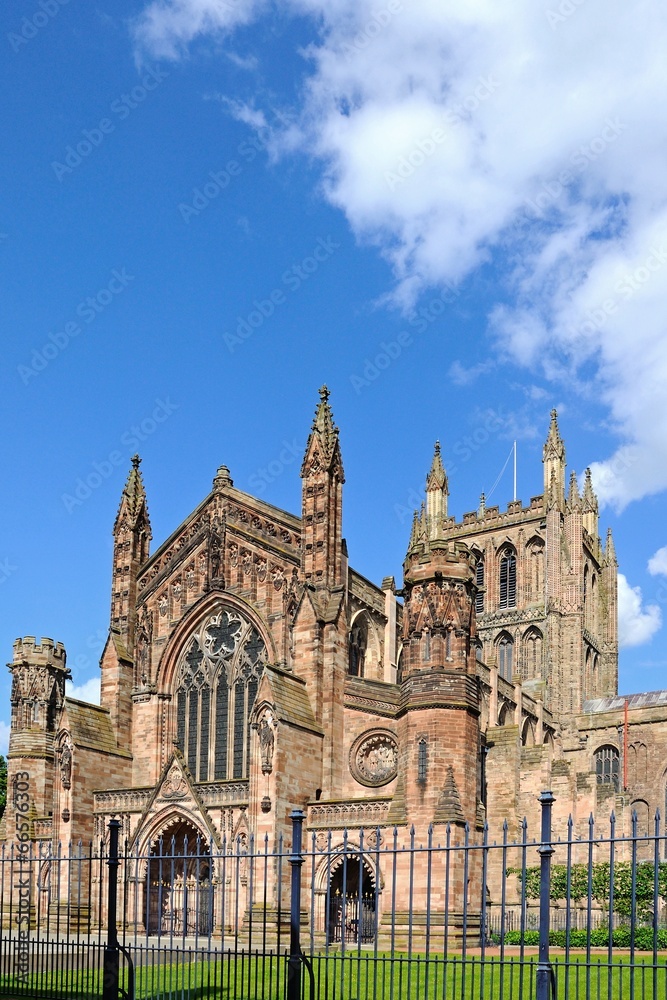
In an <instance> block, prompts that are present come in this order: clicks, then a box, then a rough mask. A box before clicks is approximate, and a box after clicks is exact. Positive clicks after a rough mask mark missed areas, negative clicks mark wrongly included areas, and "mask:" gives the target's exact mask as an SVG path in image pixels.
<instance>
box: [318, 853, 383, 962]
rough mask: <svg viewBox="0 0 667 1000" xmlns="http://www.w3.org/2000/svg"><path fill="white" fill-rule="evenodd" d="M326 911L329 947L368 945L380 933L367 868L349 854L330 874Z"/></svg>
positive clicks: (373, 888)
mask: <svg viewBox="0 0 667 1000" xmlns="http://www.w3.org/2000/svg"><path fill="white" fill-rule="evenodd" d="M328 897H329V902H328V908H327V943H328V944H333V943H335V942H340V941H345V942H346V943H350V944H358V943H361V944H368V943H372V942H373V941H375V935H376V932H377V908H376V893H375V886H374V884H373V879H372V877H371V874H370V872H369V871H368V869H367V868H366V866H365V865H364V864H363V863H362V862H361V861H360V860H359V858H357V857H355V856H354V855H350V854H347V855H345V856H344V857H343V859H342V862H341V864H340V865H339V866H338V867H337V868H336V870H335V871H334V872H332V874H331V880H330V882H329V893H328Z"/></svg>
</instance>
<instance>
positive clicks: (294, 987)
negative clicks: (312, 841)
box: [105, 809, 306, 1000]
mask: <svg viewBox="0 0 667 1000" xmlns="http://www.w3.org/2000/svg"><path fill="white" fill-rule="evenodd" d="M305 818H306V817H305V813H303V812H302V811H301V810H300V809H294V810H293V811H292V814H291V820H292V855H291V857H290V859H289V863H290V865H291V868H292V893H291V905H290V936H289V942H290V948H289V952H290V953H289V961H288V963H287V1000H301V865H302V864H303V857H302V856H301V837H302V833H303V821H304V819H305ZM105 1000H106V998H105Z"/></svg>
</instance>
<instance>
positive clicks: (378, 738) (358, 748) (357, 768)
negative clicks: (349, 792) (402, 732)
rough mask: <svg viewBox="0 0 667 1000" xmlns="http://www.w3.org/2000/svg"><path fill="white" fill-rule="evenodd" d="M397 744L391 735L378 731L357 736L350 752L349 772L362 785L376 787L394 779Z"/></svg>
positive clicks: (396, 762) (381, 730)
mask: <svg viewBox="0 0 667 1000" xmlns="http://www.w3.org/2000/svg"><path fill="white" fill-rule="evenodd" d="M397 765H398V744H397V742H396V737H395V736H394V734H393V733H390V732H388V731H387V730H386V729H379V730H375V731H372V732H368V733H363V735H361V736H359V737H358V738H357V739H356V740H355V741H354V743H353V744H352V748H351V750H350V770H351V772H352V774H353V775H354V777H355V778H356V779H357V781H359V782H361V784H362V785H370V786H371V787H378V786H380V785H386V784H388V783H389V782H390V781H391V780H392V779H393V778H395V777H396V770H397Z"/></svg>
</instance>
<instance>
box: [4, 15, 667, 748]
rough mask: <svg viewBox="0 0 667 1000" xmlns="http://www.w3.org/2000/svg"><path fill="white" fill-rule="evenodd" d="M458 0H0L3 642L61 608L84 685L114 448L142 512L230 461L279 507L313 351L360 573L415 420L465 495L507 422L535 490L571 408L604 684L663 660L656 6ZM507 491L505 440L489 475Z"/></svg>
mask: <svg viewBox="0 0 667 1000" xmlns="http://www.w3.org/2000/svg"><path fill="white" fill-rule="evenodd" d="M459 8H460V5H454V4H451V3H448V2H446V3H442V2H437V3H436V2H430V0H414V2H413V3H410V4H407V3H404V2H403V3H401V2H399V0H390V2H385V0H378V2H377V3H370V2H367V0H355V2H352V0H329V2H328V3H326V4H324V3H320V2H319V0H289V2H286V3H284V4H282V5H280V7H279V9H277V8H276V7H275V6H274V5H271V4H269V3H264V2H261V0H178V2H176V0H163V2H160V3H153V4H148V5H147V4H142V3H140V2H130V0H108V2H106V3H101V4H98V3H95V4H83V3H81V2H79V0H69V2H68V3H65V4H61V3H59V0H41V2H40V0H34V2H33V0H30V2H28V0H25V2H21V3H13V4H11V5H7V6H6V7H5V8H4V9H3V11H2V14H1V15H0V17H1V18H2V31H1V32H0V45H3V46H4V56H3V58H2V60H0V83H1V86H2V93H3V98H4V110H5V116H4V117H5V124H4V129H3V138H2V156H1V158H0V173H1V183H2V193H3V197H2V208H1V210H0V268H1V271H0V274H1V275H2V283H3V294H2V299H1V303H0V310H1V312H0V321H1V323H2V329H3V344H4V351H3V366H2V404H1V405H2V407H3V411H4V413H3V421H4V428H5V433H4V434H3V465H4V469H5V488H4V491H3V517H2V533H1V538H0V602H1V604H0V609H1V613H0V640H1V643H2V648H3V649H4V651H5V659H6V660H9V659H11V649H12V643H13V641H14V639H15V638H16V637H17V636H19V635H29V634H36V635H38V636H40V635H47V636H51V637H52V638H54V639H56V640H59V641H62V642H63V643H64V644H65V646H66V648H67V651H68V658H69V664H70V666H71V668H72V673H73V677H74V683H75V685H76V687H77V689H78V690H79V692H81V689H83V693H84V694H88V693H90V692H91V690H92V689H93V688H94V679H95V676H96V671H97V659H98V656H99V652H100V648H101V642H102V637H103V635H104V633H105V629H106V627H107V625H108V609H109V589H110V588H109V584H110V575H111V528H112V524H113V520H114V517H115V513H116V509H117V505H118V501H119V496H120V492H121V489H122V486H123V482H124V479H125V477H126V475H127V470H128V468H129V466H130V458H131V456H132V454H133V453H134V452H135V451H139V453H140V454H141V456H142V458H143V465H142V471H143V474H144V481H145V484H146V488H147V491H148V498H149V508H150V513H151V518H152V523H153V546H154V547H155V546H157V545H158V544H159V543H160V541H161V540H163V539H164V538H165V537H166V536H167V535H168V534H170V532H171V531H172V530H173V529H174V527H175V526H176V525H177V524H178V523H180V521H181V520H182V519H183V518H184V517H186V516H187V514H188V513H189V511H190V510H192V508H193V507H194V506H195V505H196V504H197V503H198V502H199V501H200V500H201V498H202V497H203V496H205V495H206V493H207V492H208V490H209V488H210V484H211V480H212V478H213V476H214V474H215V470H216V468H217V466H218V465H219V464H221V463H225V464H227V465H228V466H229V468H230V470H231V474H232V476H233V478H234V481H235V483H236V485H238V486H239V487H241V488H242V489H246V490H248V491H250V492H255V493H257V494H258V495H260V496H262V498H263V499H266V500H268V501H270V502H272V503H275V504H277V505H278V506H281V507H285V508H287V509H289V510H292V511H295V512H298V510H299V504H300V480H299V476H298V471H299V463H300V454H301V451H302V449H303V447H304V445H305V442H306V437H307V434H308V429H309V426H310V422H311V420H312V415H313V411H314V407H315V404H316V402H317V389H318V387H319V386H320V385H321V384H322V383H324V382H326V383H327V384H328V385H329V387H330V389H331V403H332V406H333V409H334V414H335V417H336V420H337V423H338V424H339V426H340V429H341V438H342V447H343V458H344V463H345V470H346V477H347V485H346V489H345V510H344V518H345V525H344V528H345V534H346V537H347V540H348V546H349V551H350V558H351V562H352V564H353V565H354V566H355V568H357V569H358V570H359V571H361V572H362V573H364V574H365V575H367V576H368V577H370V578H371V579H373V580H376V581H378V582H379V581H380V580H381V578H382V577H383V576H385V575H387V574H390V573H391V574H394V575H395V576H396V577H397V578H400V573H401V563H402V558H403V555H404V551H405V547H406V543H407V538H408V533H409V522H410V511H411V508H412V507H413V506H414V504H415V503H418V502H419V499H420V496H421V492H422V490H423V485H424V478H425V474H426V471H427V469H428V466H429V464H430V458H431V455H432V448H433V442H434V440H435V439H436V438H439V439H440V440H441V441H442V447H443V454H444V457H445V460H446V461H447V463H448V465H449V473H450V488H451V501H450V507H451V511H452V512H453V513H455V514H457V515H458V516H460V515H461V514H462V513H463V512H464V511H468V510H471V509H474V507H475V506H476V504H477V501H478V497H479V494H480V492H481V491H482V490H485V491H486V492H487V494H488V493H489V491H490V490H491V487H492V486H493V483H494V482H495V480H496V478H497V476H498V474H499V473H500V471H501V469H502V467H503V464H504V463H505V460H506V458H507V456H508V454H509V451H510V448H511V446H512V442H513V441H514V440H515V439H516V440H517V442H518V495H519V496H520V497H521V498H522V499H523V500H524V501H525V502H527V501H528V500H529V498H530V496H531V495H533V494H537V493H540V492H541V491H542V467H541V447H542V443H543V440H544V437H545V434H546V430H547V426H548V417H549V410H550V409H551V407H552V406H556V407H558V410H559V419H560V426H561V431H562V434H563V436H564V438H565V442H566V447H567V457H568V462H569V464H570V468H573V469H575V470H576V471H577V473H578V474H580V475H581V474H582V473H583V470H584V469H585V467H586V466H587V465H589V464H590V465H592V468H593V474H594V482H595V485H596V488H597V489H598V491H599V493H600V497H601V500H602V502H603V509H602V514H601V525H602V528H603V530H604V529H606V527H607V525H611V527H612V528H613V530H614V535H615V540H616V547H617V551H618V557H619V562H620V571H621V573H622V574H623V579H622V581H621V610H622V628H623V636H624V648H623V649H622V652H621V666H620V688H621V691H625V692H629V691H636V690H643V689H657V688H661V687H664V686H667V685H666V684H665V679H664V678H665V668H666V667H667V656H665V652H664V626H663V617H664V611H665V608H664V603H665V599H666V598H667V548H665V546H667V537H666V533H665V529H664V514H665V499H664V490H665V487H667V415H666V413H665V406H664V398H665V384H666V379H667V338H665V335H664V333H665V331H664V324H665V319H664V317H665V315H667V309H666V308H665V306H666V305H667V267H665V264H667V191H666V185H665V179H664V153H665V140H666V138H667V135H666V133H667V125H666V124H665V121H664V116H661V115H660V108H661V106H662V101H663V95H664V92H665V84H666V82H667V81H666V80H665V76H666V75H667V69H666V67H665V65H664V58H663V56H664V51H665V43H666V41H667V38H666V36H667V16H666V15H665V13H664V11H662V10H660V9H659V7H658V5H656V4H650V3H639V4H638V5H634V6H633V8H632V11H630V10H629V9H628V8H627V5H625V4H622V3H621V2H620V0H611V2H609V3H605V4H604V5H602V2H601V0H586V2H585V3H580V4H578V5H576V4H574V3H568V2H567V0H561V2H560V3H551V4H549V3H538V4H537V5H536V4H535V3H534V2H530V3H529V2H528V0H525V2H524V0H511V2H508V3H507V4H504V5H502V9H498V7H497V5H488V4H485V3H481V2H480V3H473V4H470V5H466V8H465V10H461V9H459ZM86 484H92V485H86ZM77 490H78V492H77ZM511 491H512V480H511V473H510V470H509V468H508V469H507V470H506V472H505V474H504V476H503V477H502V478H501V480H500V482H499V484H498V486H497V487H496V489H495V492H494V493H493V496H492V498H491V501H492V502H495V503H499V504H501V506H502V505H504V504H505V503H506V502H507V501H509V500H510V499H511ZM0 684H1V687H0V690H1V691H2V692H4V693H5V695H6V696H7V697H5V698H3V704H4V706H5V708H4V709H3V710H2V715H1V716H0V720H1V722H2V725H1V726H0V735H1V736H2V739H3V743H2V744H0V746H6V738H7V724H8V722H9V703H8V694H9V674H8V673H7V674H6V676H5V678H4V679H2V681H0Z"/></svg>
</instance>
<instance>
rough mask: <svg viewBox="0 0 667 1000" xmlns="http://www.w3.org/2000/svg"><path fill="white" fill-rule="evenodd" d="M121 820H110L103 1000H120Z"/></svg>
mask: <svg viewBox="0 0 667 1000" xmlns="http://www.w3.org/2000/svg"><path fill="white" fill-rule="evenodd" d="M119 830H120V820H117V819H111V820H109V858H108V860H107V865H108V866H109V893H108V897H107V899H108V906H107V943H106V945H105V946H104V982H103V986H102V1000H118V978H119V976H118V970H119V966H120V961H119V959H120V949H119V947H118V930H117V927H116V902H117V898H118V895H117V894H118V868H119V866H120V861H119V860H118V831H119Z"/></svg>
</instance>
